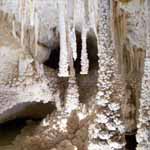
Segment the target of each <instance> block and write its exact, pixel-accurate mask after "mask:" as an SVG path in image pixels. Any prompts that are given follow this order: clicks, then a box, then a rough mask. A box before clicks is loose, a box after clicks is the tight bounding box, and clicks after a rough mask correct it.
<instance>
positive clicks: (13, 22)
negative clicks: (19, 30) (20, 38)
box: [12, 16, 17, 39]
mask: <svg viewBox="0 0 150 150" xmlns="http://www.w3.org/2000/svg"><path fill="white" fill-rule="evenodd" d="M12 35H13V37H14V38H15V39H16V38H17V35H16V25H15V16H13V20H12Z"/></svg>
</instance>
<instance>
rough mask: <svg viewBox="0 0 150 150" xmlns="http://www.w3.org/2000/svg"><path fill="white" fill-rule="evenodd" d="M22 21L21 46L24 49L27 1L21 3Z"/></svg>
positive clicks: (22, 0)
mask: <svg viewBox="0 0 150 150" xmlns="http://www.w3.org/2000/svg"><path fill="white" fill-rule="evenodd" d="M19 16H20V19H21V46H22V47H24V34H25V23H26V1H25V0H21V1H20V15H19Z"/></svg>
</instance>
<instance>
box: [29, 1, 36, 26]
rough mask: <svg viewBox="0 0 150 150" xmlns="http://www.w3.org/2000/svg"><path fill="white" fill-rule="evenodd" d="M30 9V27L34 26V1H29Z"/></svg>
mask: <svg viewBox="0 0 150 150" xmlns="http://www.w3.org/2000/svg"><path fill="white" fill-rule="evenodd" d="M29 7H30V25H31V26H34V23H35V21H34V20H35V0H29Z"/></svg>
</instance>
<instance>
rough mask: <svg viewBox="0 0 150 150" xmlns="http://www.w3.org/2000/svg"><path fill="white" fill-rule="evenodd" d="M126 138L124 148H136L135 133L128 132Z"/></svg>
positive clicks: (134, 149) (127, 149)
mask: <svg viewBox="0 0 150 150" xmlns="http://www.w3.org/2000/svg"><path fill="white" fill-rule="evenodd" d="M125 139H126V150H136V147H137V141H136V134H135V133H134V134H128V135H125Z"/></svg>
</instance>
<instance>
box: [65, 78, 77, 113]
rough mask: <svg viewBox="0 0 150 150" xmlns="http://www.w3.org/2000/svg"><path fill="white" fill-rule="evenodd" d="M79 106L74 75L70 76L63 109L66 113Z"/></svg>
mask: <svg viewBox="0 0 150 150" xmlns="http://www.w3.org/2000/svg"><path fill="white" fill-rule="evenodd" d="M78 107H79V91H78V86H77V83H76V78H75V77H70V78H69V81H68V88H67V93H66V102H65V111H66V112H67V113H70V112H72V111H73V110H76V109H78Z"/></svg>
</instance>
